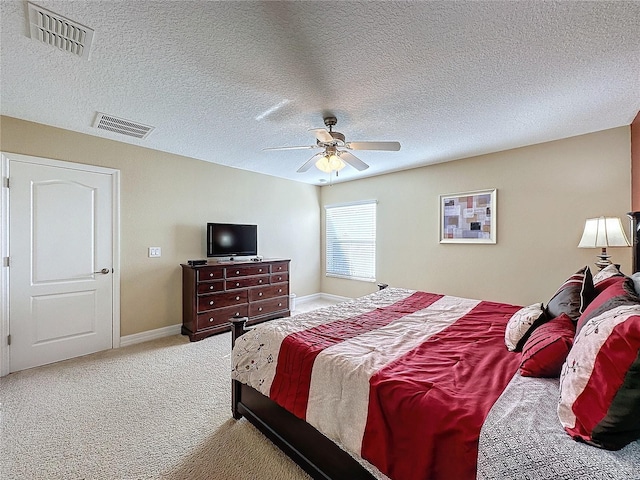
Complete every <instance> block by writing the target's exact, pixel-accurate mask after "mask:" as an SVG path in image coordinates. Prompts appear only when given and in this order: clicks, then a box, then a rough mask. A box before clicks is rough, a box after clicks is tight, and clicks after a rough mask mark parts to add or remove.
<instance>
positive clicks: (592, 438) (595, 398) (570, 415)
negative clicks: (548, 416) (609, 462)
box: [558, 279, 640, 450]
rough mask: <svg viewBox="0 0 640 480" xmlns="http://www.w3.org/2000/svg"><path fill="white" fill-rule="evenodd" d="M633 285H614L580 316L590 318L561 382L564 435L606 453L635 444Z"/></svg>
mask: <svg viewBox="0 0 640 480" xmlns="http://www.w3.org/2000/svg"><path fill="white" fill-rule="evenodd" d="M632 284H633V281H632V280H631V279H627V280H625V282H623V285H622V286H621V284H614V285H612V286H610V287H609V288H608V289H607V290H605V291H604V292H602V293H601V294H600V295H599V296H598V297H597V298H596V299H595V300H594V301H593V303H597V304H599V306H598V305H596V308H595V309H594V310H592V311H591V312H585V314H583V315H587V314H589V318H588V319H587V321H586V323H584V324H583V326H582V329H581V330H579V332H578V334H577V336H576V338H575V342H574V344H573V348H572V349H571V351H570V352H569V355H568V357H567V361H566V362H565V364H564V365H563V367H562V374H561V376H560V400H559V402H558V417H559V418H560V422H561V423H562V425H563V427H564V429H565V430H566V431H567V433H569V435H571V436H572V437H573V438H575V439H579V440H582V441H585V442H587V443H590V444H592V445H595V446H597V447H601V448H605V449H607V450H618V449H620V448H622V447H624V446H625V445H627V444H628V443H630V442H632V441H634V440H636V439H638V438H640V355H639V352H640V299H639V298H638V297H637V296H636V295H635V294H632V295H629V294H628V292H629V291H630V290H633V287H632ZM609 290H612V291H609ZM620 291H624V292H625V293H624V294H620ZM601 296H604V297H605V298H603V299H601V298H600V297H601ZM617 297H624V298H617ZM616 298H617V300H615V301H614V299H616ZM604 305H609V306H610V308H608V309H606V308H602V307H603V306H604ZM578 326H580V325H578Z"/></svg>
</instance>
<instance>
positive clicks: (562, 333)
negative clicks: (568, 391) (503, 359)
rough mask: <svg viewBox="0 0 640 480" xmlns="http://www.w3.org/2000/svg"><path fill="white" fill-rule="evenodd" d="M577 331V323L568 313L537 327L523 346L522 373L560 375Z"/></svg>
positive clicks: (539, 375)
mask: <svg viewBox="0 0 640 480" xmlns="http://www.w3.org/2000/svg"><path fill="white" fill-rule="evenodd" d="M575 333H576V325H575V323H573V321H572V320H571V319H570V318H569V317H568V316H567V314H566V313H563V314H562V315H560V316H559V317H556V318H554V319H553V320H550V321H548V322H547V323H545V324H543V325H540V326H539V327H538V328H536V329H535V330H534V331H533V333H532V334H531V336H530V337H529V339H528V340H527V341H526V342H525V344H524V346H523V347H522V362H521V363H520V375H522V376H523V377H548V378H557V377H559V376H560V371H561V370H562V364H563V363H564V361H565V360H566V359H567V355H568V354H569V350H571V345H573V336H574V335H575Z"/></svg>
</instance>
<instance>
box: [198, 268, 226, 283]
mask: <svg viewBox="0 0 640 480" xmlns="http://www.w3.org/2000/svg"><path fill="white" fill-rule="evenodd" d="M222 277H223V271H222V268H219V267H202V268H199V269H198V270H197V271H196V280H197V281H198V282H206V281H207V280H217V279H219V278H222Z"/></svg>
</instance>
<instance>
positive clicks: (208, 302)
mask: <svg viewBox="0 0 640 480" xmlns="http://www.w3.org/2000/svg"><path fill="white" fill-rule="evenodd" d="M243 303H247V291H246V290H242V291H238V292H233V293H214V294H213V295H203V296H201V297H198V311H199V312H205V311H207V310H213V309H214V308H222V307H229V306H231V305H240V304H243Z"/></svg>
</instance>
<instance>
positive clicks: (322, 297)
mask: <svg viewBox="0 0 640 480" xmlns="http://www.w3.org/2000/svg"><path fill="white" fill-rule="evenodd" d="M316 300H331V301H332V302H344V301H345V300H351V298H349V297H341V296H339V295H331V294H329V293H312V294H311V295H305V296H303V297H297V298H296V303H305V302H313V301H316Z"/></svg>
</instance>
